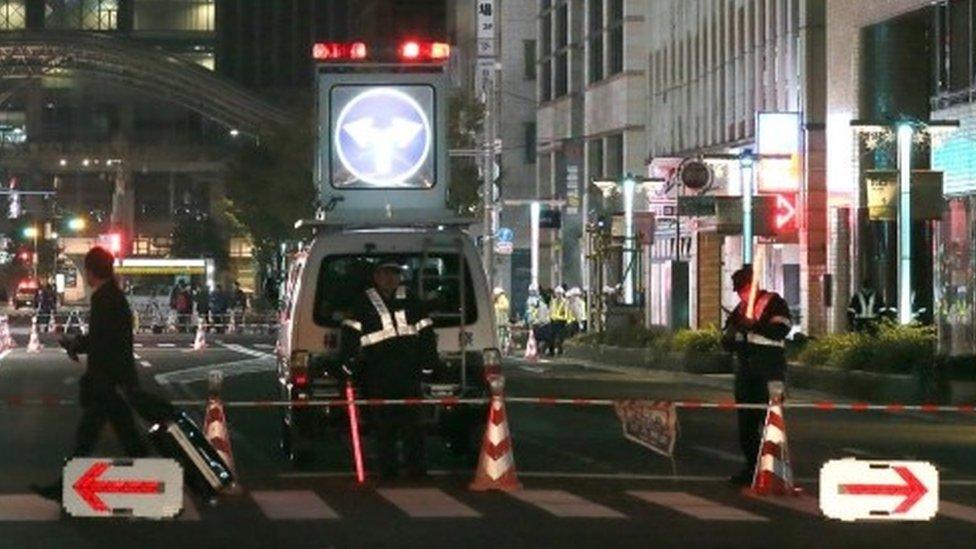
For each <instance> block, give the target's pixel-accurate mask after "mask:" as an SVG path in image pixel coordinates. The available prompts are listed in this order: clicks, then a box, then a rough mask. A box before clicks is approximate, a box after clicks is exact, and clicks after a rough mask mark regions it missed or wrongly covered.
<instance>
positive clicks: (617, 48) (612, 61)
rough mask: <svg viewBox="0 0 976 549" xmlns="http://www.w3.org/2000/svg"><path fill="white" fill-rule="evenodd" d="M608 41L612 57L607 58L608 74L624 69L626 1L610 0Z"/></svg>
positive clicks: (611, 74)
mask: <svg viewBox="0 0 976 549" xmlns="http://www.w3.org/2000/svg"><path fill="white" fill-rule="evenodd" d="M607 41H608V42H609V45H608V47H609V48H610V58H609V59H608V60H607V76H613V75H615V74H617V73H619V72H622V71H623V70H624V1H623V0H610V21H609V23H608V25H607Z"/></svg>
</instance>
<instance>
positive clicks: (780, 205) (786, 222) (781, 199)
mask: <svg viewBox="0 0 976 549" xmlns="http://www.w3.org/2000/svg"><path fill="white" fill-rule="evenodd" d="M775 196H776V207H775V208H774V210H773V216H774V217H773V228H774V229H775V230H776V232H777V233H791V232H795V231H796V194H794V193H780V194H777V195H775Z"/></svg>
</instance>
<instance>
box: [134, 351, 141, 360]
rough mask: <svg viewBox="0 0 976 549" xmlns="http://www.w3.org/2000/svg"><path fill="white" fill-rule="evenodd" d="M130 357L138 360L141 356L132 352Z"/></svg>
mask: <svg viewBox="0 0 976 549" xmlns="http://www.w3.org/2000/svg"><path fill="white" fill-rule="evenodd" d="M132 358H134V359H136V360H139V359H140V358H142V357H141V356H139V355H138V354H137V353H132Z"/></svg>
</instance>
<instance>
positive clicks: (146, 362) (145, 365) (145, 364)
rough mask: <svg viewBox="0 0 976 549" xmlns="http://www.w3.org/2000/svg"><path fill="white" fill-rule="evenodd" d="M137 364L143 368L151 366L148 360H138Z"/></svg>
mask: <svg viewBox="0 0 976 549" xmlns="http://www.w3.org/2000/svg"><path fill="white" fill-rule="evenodd" d="M139 365H140V366H142V367H143V368H151V367H152V364H150V363H149V361H148V360H140V361H139Z"/></svg>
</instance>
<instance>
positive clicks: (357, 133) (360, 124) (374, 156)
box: [333, 86, 433, 188]
mask: <svg viewBox="0 0 976 549" xmlns="http://www.w3.org/2000/svg"><path fill="white" fill-rule="evenodd" d="M357 89H358V88H357ZM333 128H334V135H333V147H334V149H335V154H336V157H337V159H338V161H339V163H340V164H341V167H342V168H344V169H345V170H346V171H347V172H348V174H349V175H351V176H352V177H348V176H347V177H345V178H344V181H343V182H342V183H341V184H342V185H343V186H353V187H367V188H368V187H373V188H377V187H378V188H408V187H415V186H427V183H426V182H423V181H422V182H420V183H419V185H418V182H416V181H411V180H412V179H413V178H414V177H415V176H417V175H418V172H420V171H421V170H422V169H423V168H424V167H425V166H429V164H430V162H429V160H430V158H431V148H432V141H433V135H432V132H431V124H430V118H429V116H428V109H425V108H424V107H423V106H421V104H420V103H419V102H418V101H417V99H415V98H414V97H413V96H411V95H410V94H408V93H406V92H405V91H403V90H402V89H400V88H394V87H388V86H379V87H372V88H366V90H365V91H360V92H358V94H357V95H354V96H353V97H352V98H351V99H349V101H348V102H347V103H345V105H344V106H343V107H342V109H341V110H340V111H339V115H338V116H337V117H336V120H335V124H334V126H333ZM334 183H335V181H334Z"/></svg>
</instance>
